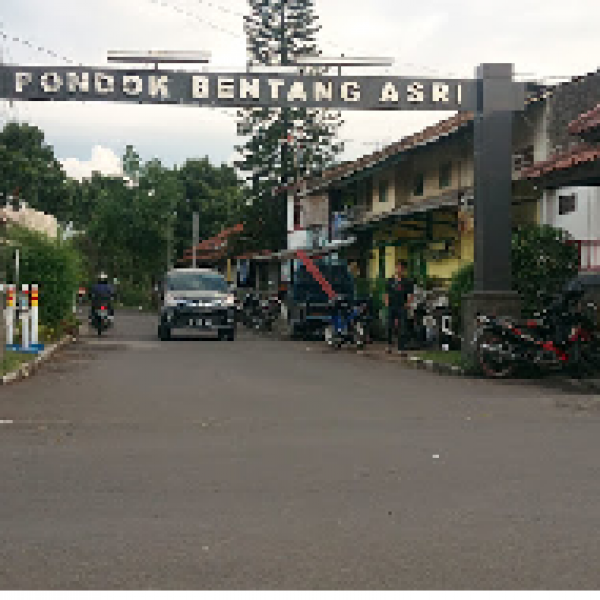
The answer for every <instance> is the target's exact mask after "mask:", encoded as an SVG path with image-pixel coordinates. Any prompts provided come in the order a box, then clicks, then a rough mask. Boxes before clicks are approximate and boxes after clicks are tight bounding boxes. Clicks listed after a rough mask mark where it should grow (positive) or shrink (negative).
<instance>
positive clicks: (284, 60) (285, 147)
mask: <svg viewBox="0 0 600 600" xmlns="http://www.w3.org/2000/svg"><path fill="white" fill-rule="evenodd" d="M286 3H287V0H281V41H280V43H281V66H282V67H286V66H287V65H288V64H289V56H288V47H287V40H286V36H285V17H286V15H285V8H286ZM282 117H283V118H282V120H283V143H282V144H281V185H282V187H283V188H286V187H287V184H288V179H289V172H288V151H289V135H290V134H289V130H290V111H289V108H287V107H284V108H283V109H282ZM282 196H283V198H282V200H281V201H282V202H283V205H284V206H285V207H286V209H287V197H288V195H287V190H285V189H284V190H283V192H282ZM286 223H287V219H286ZM285 230H286V244H285V247H286V248H287V225H286V228H285Z"/></svg>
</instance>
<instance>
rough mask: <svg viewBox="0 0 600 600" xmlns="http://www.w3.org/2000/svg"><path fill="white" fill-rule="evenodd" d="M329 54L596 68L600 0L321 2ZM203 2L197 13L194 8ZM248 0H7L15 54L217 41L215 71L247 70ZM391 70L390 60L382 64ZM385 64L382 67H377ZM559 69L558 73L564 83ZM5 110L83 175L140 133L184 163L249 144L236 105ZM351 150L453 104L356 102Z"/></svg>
mask: <svg viewBox="0 0 600 600" xmlns="http://www.w3.org/2000/svg"><path fill="white" fill-rule="evenodd" d="M315 4H316V10H317V13H318V15H319V17H320V22H321V25H322V31H321V34H320V40H319V42H320V47H321V49H322V50H323V54H324V55H325V56H334V55H335V56H339V55H340V54H341V53H345V55H346V56H389V57H394V58H395V60H396V63H395V66H394V67H392V68H390V69H386V70H385V72H388V73H390V74H397V75H410V76H413V75H414V76H421V77H425V76H440V77H441V76H446V77H471V76H472V75H473V73H474V69H475V67H476V65H477V64H479V63H481V62H510V63H514V64H515V70H516V73H517V74H519V75H521V77H520V78H521V79H537V80H540V79H544V78H554V77H565V76H571V75H577V74H584V73H588V72H591V71H594V70H596V69H597V68H598V66H599V63H600V36H599V35H598V23H600V2H598V1H597V0H571V1H570V2H567V3H566V2H564V0H503V1H502V2H498V1H497V0H487V1H483V0H479V1H478V0H420V1H419V2H412V1H411V2H405V1H402V0H368V1H364V0H362V1H359V0H316V2H315ZM182 12H186V13H189V15H192V16H189V15H186V14H182ZM246 12H247V1H246V0H79V1H74V0H2V10H1V12H0V29H2V30H3V31H4V32H5V33H6V34H7V35H8V39H7V40H4V41H2V38H0V47H1V48H2V55H3V59H4V61H5V62H7V63H13V64H22V65H61V64H63V65H64V64H66V63H64V62H61V61H60V60H58V59H56V58H53V57H51V56H48V55H47V54H44V53H42V52H39V51H35V50H32V49H31V48H28V47H27V46H25V45H23V44H20V43H18V42H15V41H13V40H12V39H11V38H13V37H18V38H22V39H26V40H29V41H31V42H33V43H35V45H36V46H43V47H45V48H47V49H48V50H51V51H53V52H55V53H57V54H59V55H61V56H64V57H67V58H69V59H71V60H73V61H75V62H76V63H82V64H84V65H90V66H93V65H104V64H106V53H107V50H210V51H211V52H212V56H213V58H212V66H211V69H213V70H215V71H218V70H219V68H223V69H227V70H230V69H235V68H237V69H238V70H244V65H245V59H246V49H245V38H244V33H243V27H242V16H241V15H242V14H245V13H246ZM380 71H381V69H380V70H379V72H380ZM373 74H375V71H373ZM555 81H556V80H555V79H546V82H555ZM0 103H1V104H0V119H1V123H0V124H2V125H3V123H4V122H6V120H7V119H18V120H20V121H27V122H30V123H33V124H35V125H38V126H39V127H41V128H42V129H43V130H44V131H45V133H46V136H47V141H48V142H49V143H51V144H52V145H53V146H54V148H55V151H56V155H57V156H58V157H59V158H60V159H61V160H63V161H65V163H64V164H65V166H66V168H67V171H68V172H69V174H71V175H73V176H79V175H84V174H87V173H88V172H89V171H90V170H91V169H98V170H102V171H103V172H106V173H111V172H115V171H118V169H119V158H120V156H121V155H122V153H123V150H124V148H125V146H126V145H127V144H133V145H134V146H135V147H136V149H137V150H138V151H139V153H140V154H141V156H142V158H143V159H145V160H147V159H151V158H154V157H157V158H159V159H161V160H162V161H163V162H164V163H165V164H168V165H172V164H181V163H182V162H183V161H184V160H185V159H186V158H190V157H199V156H205V155H208V156H209V157H210V158H211V160H212V161H214V162H216V163H220V162H229V161H231V160H232V158H233V155H234V145H235V144H236V143H237V139H236V134H235V131H236V129H235V120H234V119H233V118H232V115H233V114H234V113H233V111H231V110H230V111H222V110H217V109H208V108H197V107H174V106H149V105H146V106H139V105H118V104H99V103H64V104H61V103H56V104H46V103H15V104H14V105H13V106H12V107H10V106H9V105H8V104H7V103H6V102H1V101H0ZM344 116H345V121H346V124H345V125H344V127H343V128H342V130H341V138H342V139H344V140H348V141H347V143H346V153H345V155H344V157H343V158H346V159H353V158H357V157H359V156H362V155H363V154H367V153H369V152H372V151H374V150H376V149H377V145H378V144H379V145H382V144H388V143H391V142H393V141H397V140H398V139H401V138H402V137H403V136H405V135H408V134H410V133H413V132H415V131H417V130H419V129H421V128H422V127H424V126H427V125H429V124H432V123H434V122H436V121H438V120H440V119H441V118H443V117H444V116H446V115H445V114H444V113H440V112H403V113H401V112H398V113H390V112H386V113H379V112H369V113H365V112H363V113H358V112H354V111H348V112H347V113H345V115H344Z"/></svg>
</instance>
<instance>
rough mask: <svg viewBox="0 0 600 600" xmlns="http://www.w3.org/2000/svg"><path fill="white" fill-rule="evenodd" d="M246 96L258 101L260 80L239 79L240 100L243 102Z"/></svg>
mask: <svg viewBox="0 0 600 600" xmlns="http://www.w3.org/2000/svg"><path fill="white" fill-rule="evenodd" d="M248 96H252V99H253V100H260V79H253V80H252V81H248V80H247V79H240V98H241V99H242V100H244V99H246V98H247V97H248Z"/></svg>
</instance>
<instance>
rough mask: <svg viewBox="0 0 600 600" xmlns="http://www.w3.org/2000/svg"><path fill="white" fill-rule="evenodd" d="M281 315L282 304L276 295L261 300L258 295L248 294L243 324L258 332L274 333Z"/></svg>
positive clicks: (243, 312) (244, 305)
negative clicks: (275, 325) (273, 330)
mask: <svg viewBox="0 0 600 600" xmlns="http://www.w3.org/2000/svg"><path fill="white" fill-rule="evenodd" d="M280 314H281V302H280V301H279V298H278V297H277V296H276V295H273V296H269V297H268V298H262V299H261V298H260V297H259V295H258V294H255V293H252V294H248V296H247V297H246V299H245V301H244V304H243V306H242V315H241V320H242V323H243V324H244V325H245V326H246V327H248V328H249V329H254V330H256V331H272V329H273V325H274V323H275V322H276V321H277V319H278V318H279V315H280Z"/></svg>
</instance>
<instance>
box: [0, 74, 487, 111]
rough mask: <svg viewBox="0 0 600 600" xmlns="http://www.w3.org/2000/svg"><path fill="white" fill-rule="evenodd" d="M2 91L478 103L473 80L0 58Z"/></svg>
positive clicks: (469, 107) (350, 105)
mask: <svg viewBox="0 0 600 600" xmlns="http://www.w3.org/2000/svg"><path fill="white" fill-rule="evenodd" d="M0 97H1V98H7V99H13V100H37V101H40V100H42V101H44V100H45V101H52V100H54V101H69V100H79V101H85V102H92V101H104V102H107V101H108V102H133V103H138V104H139V103H143V104H147V103H150V104H184V105H197V106H218V107H220V108H227V107H252V106H273V107H294V108H299V107H305V108H321V109H328V108H331V109H345V110H442V111H473V110H475V109H476V102H477V92H476V81H475V80H460V79H428V78H410V77H381V76H348V77H342V76H331V77H323V76H304V75H290V74H272V75H271V74H265V73H256V74H254V73H193V72H184V71H159V70H149V69H137V70H128V69H127V70H126V69H103V68H99V67H75V68H71V67H23V66H0Z"/></svg>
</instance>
